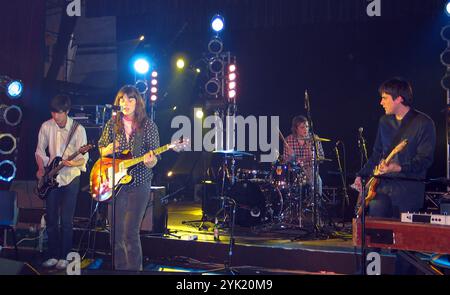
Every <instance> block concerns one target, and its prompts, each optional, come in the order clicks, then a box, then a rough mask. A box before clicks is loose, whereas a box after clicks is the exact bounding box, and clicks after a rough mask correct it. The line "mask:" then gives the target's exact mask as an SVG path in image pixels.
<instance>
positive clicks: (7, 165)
mask: <svg viewBox="0 0 450 295" xmlns="http://www.w3.org/2000/svg"><path fill="white" fill-rule="evenodd" d="M15 177H16V165H15V164H14V162H13V161H10V160H4V161H2V162H0V180H2V181H6V182H10V181H11V180H13V179H14V178H15Z"/></svg>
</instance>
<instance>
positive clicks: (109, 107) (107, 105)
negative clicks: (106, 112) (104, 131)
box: [105, 104, 124, 112]
mask: <svg viewBox="0 0 450 295" xmlns="http://www.w3.org/2000/svg"><path fill="white" fill-rule="evenodd" d="M105 108H107V109H111V110H113V111H118V112H123V109H124V107H123V106H116V105H112V104H105Z"/></svg>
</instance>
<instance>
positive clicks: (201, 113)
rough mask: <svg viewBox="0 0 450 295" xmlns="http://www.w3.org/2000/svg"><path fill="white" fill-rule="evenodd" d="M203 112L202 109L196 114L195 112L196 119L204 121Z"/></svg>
mask: <svg viewBox="0 0 450 295" xmlns="http://www.w3.org/2000/svg"><path fill="white" fill-rule="evenodd" d="M203 115H204V114H203V110H202V109H197V110H196V112H195V117H196V118H197V119H202V118H203Z"/></svg>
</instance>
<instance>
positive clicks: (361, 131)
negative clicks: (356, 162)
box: [358, 127, 368, 162]
mask: <svg viewBox="0 0 450 295" xmlns="http://www.w3.org/2000/svg"><path fill="white" fill-rule="evenodd" d="M363 131H364V128H362V127H359V128H358V132H359V140H358V143H359V145H360V146H361V147H362V151H363V155H364V158H365V159H366V162H367V161H368V157H367V148H366V140H365V139H364V137H363Z"/></svg>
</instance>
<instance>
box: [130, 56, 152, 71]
mask: <svg viewBox="0 0 450 295" xmlns="http://www.w3.org/2000/svg"><path fill="white" fill-rule="evenodd" d="M149 69H150V64H149V63H148V61H147V60H145V59H143V58H139V59H137V60H136V61H135V62H134V70H135V71H136V72H138V73H139V74H142V75H145V74H147V73H148V70H149Z"/></svg>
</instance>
